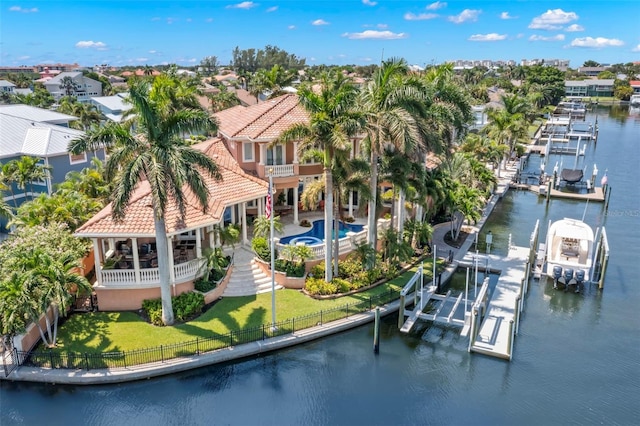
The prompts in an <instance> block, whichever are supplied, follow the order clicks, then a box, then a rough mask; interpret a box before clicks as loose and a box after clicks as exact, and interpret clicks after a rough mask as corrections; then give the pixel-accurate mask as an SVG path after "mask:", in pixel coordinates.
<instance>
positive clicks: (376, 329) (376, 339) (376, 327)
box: [373, 307, 380, 354]
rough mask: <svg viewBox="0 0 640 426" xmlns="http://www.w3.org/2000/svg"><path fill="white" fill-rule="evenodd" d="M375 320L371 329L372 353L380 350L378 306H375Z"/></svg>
mask: <svg viewBox="0 0 640 426" xmlns="http://www.w3.org/2000/svg"><path fill="white" fill-rule="evenodd" d="M375 318H376V320H375V325H374V329H373V353H375V354H377V353H379V352H380V307H376V317H375Z"/></svg>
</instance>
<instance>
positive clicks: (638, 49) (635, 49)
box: [631, 44, 640, 52]
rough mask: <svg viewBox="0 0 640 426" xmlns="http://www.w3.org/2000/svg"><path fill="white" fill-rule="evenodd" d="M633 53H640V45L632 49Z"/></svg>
mask: <svg viewBox="0 0 640 426" xmlns="http://www.w3.org/2000/svg"><path fill="white" fill-rule="evenodd" d="M631 51H632V52H640V44H639V45H637V46H636V47H634V48H633V49H631Z"/></svg>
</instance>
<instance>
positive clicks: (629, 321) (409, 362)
mask: <svg viewBox="0 0 640 426" xmlns="http://www.w3.org/2000/svg"><path fill="white" fill-rule="evenodd" d="M594 113H597V117H598V123H599V126H600V138H599V141H598V143H597V145H596V144H593V143H591V144H590V147H589V148H588V150H587V153H586V156H585V158H584V159H582V160H580V166H579V167H580V168H582V166H583V165H584V164H587V173H586V174H587V176H590V174H591V170H592V166H593V162H594V161H595V162H596V164H597V166H598V169H600V170H601V172H600V174H599V176H598V182H599V180H600V177H601V176H602V173H603V172H604V170H605V169H608V177H609V183H610V185H611V186H612V188H613V192H612V199H611V204H610V208H609V213H608V215H606V216H605V215H604V214H603V211H602V207H601V205H599V204H596V203H592V204H590V205H589V206H588V208H587V210H586V216H585V220H586V221H587V222H588V223H590V224H591V225H592V226H594V227H596V226H602V225H603V224H604V225H606V227H607V232H608V235H609V241H610V244H611V248H612V253H611V259H610V263H609V268H608V271H607V279H606V288H605V290H604V291H603V292H599V291H598V290H597V289H596V288H595V286H594V287H593V288H592V289H590V290H587V291H585V293H584V294H579V295H575V294H572V293H563V292H555V291H554V290H553V289H552V285H551V283H545V282H544V281H543V282H538V281H532V285H531V287H530V293H529V295H528V297H527V299H526V308H525V313H524V315H523V318H522V323H521V327H520V334H519V336H518V337H517V339H516V343H515V355H514V360H513V361H512V362H510V363H509V362H505V361H501V360H498V359H493V358H488V357H484V356H481V355H470V354H468V353H467V351H466V342H465V341H464V339H461V338H460V337H459V336H458V331H457V330H456V329H447V328H442V327H435V326H434V327H432V326H428V325H426V324H422V325H421V326H420V327H421V328H420V329H419V330H416V331H415V332H414V333H412V334H411V335H402V334H400V333H399V332H398V331H397V327H396V321H397V317H396V316H395V315H392V316H391V317H388V318H387V319H385V321H384V323H383V328H382V339H381V344H380V354H379V355H377V356H376V355H374V354H373V350H372V336H373V326H372V325H368V326H363V327H360V328H358V329H355V330H352V331H349V332H345V333H342V334H340V335H336V336H332V337H329V338H326V339H323V340H319V341H316V342H312V343H309V344H306V345H302V346H299V347H296V348H291V349H288V350H283V351H280V352H278V353H274V354H270V355H267V356H263V357H260V358H253V359H248V360H243V361H238V362H234V363H229V364H224V365H218V366H212V367H209V368H204V369H199V370H195V371H191V372H188V373H184V374H180V375H176V376H171V377H165V378H158V379H152V380H147V381H142V382H136V383H129V384H123V385H110V386H104V387H93V386H92V387H66V386H54V385H34V384H16V383H2V384H1V385H0V408H1V410H0V416H1V417H0V424H2V425H14V424H26V425H40V424H66V425H69V424H83V425H84V424H91V425H112V424H118V425H130V424H135V425H151V424H153V425H165V424H167V425H171V424H180V425H190V424H195V425H198V424H207V425H208V424H225V425H226V424H234V425H254V424H255V425H258V424H260V425H262V424H265V425H268V424H278V425H342V424H344V425H356V424H367V425H376V424H380V425H390V424H398V425H400V424H455V425H459V424H473V425H477V424H480V425H484V424H486V425H502V424H505V425H507V424H508V425H511V424H518V425H526V424H531V425H543V424H544V425H547V424H558V425H566V424H581V425H582V424H605V425H616V424H619V425H631V424H638V423H639V422H640V406H639V401H640V313H639V311H638V306H640V278H639V276H640V262H639V259H640V256H639V255H638V251H639V250H640V230H639V229H640V201H639V200H640V197H639V196H640V192H639V190H638V188H639V185H638V181H639V179H640V172H639V169H640V116H638V115H636V116H633V115H631V116H630V115H629V113H628V110H627V109H626V108H621V109H620V108H600V109H597V110H596V111H595V112H594ZM587 120H592V121H593V120H595V115H594V114H592V115H590V116H589V117H588V118H587ZM567 158H569V159H567ZM536 161H538V160H537V159H535V158H534V159H532V160H531V162H530V164H529V167H533V168H535V167H538V168H539V162H538V163H537V164H536ZM573 161H574V160H573V158H572V157H565V163H564V164H565V165H567V166H572V165H573ZM554 163H555V159H553V158H552V159H550V160H549V161H548V163H547V164H549V165H550V166H548V170H549V167H550V168H551V169H552V167H553V164H554ZM584 211H585V203H584V202H569V201H561V200H552V201H551V203H550V204H549V206H548V208H547V206H546V204H545V202H544V201H543V200H539V199H538V198H537V196H535V195H533V194H531V193H527V192H521V191H510V193H509V194H508V195H507V196H506V197H505V199H504V200H503V201H502V202H500V203H499V204H498V206H497V209H496V211H495V212H494V214H493V215H492V216H491V218H490V220H489V221H488V223H487V225H486V226H485V228H484V230H483V231H485V232H486V231H488V230H489V229H491V231H492V233H493V235H494V239H493V241H494V247H493V249H492V251H494V252H496V251H498V252H500V251H502V252H504V251H505V250H506V246H507V241H508V235H509V233H512V237H513V241H514V243H515V244H517V245H526V244H527V243H528V238H529V235H530V233H531V231H532V230H533V226H534V223H535V221H536V220H537V219H540V221H541V224H542V225H543V229H544V230H546V223H547V221H548V220H550V219H551V220H555V219H558V218H562V217H565V216H566V217H577V218H581V217H582V215H583V213H584ZM543 235H544V232H543ZM481 238H482V237H481Z"/></svg>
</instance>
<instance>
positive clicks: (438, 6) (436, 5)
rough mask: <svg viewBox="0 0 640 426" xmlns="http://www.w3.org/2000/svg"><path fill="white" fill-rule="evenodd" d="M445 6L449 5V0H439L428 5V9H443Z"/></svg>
mask: <svg viewBox="0 0 640 426" xmlns="http://www.w3.org/2000/svg"><path fill="white" fill-rule="evenodd" d="M443 7H447V2H442V1H437V2H435V3H431V4H430V5H429V6H427V10H438V9H442V8H443Z"/></svg>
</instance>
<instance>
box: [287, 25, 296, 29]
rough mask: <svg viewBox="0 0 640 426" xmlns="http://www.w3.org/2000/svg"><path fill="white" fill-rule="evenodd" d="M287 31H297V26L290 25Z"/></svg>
mask: <svg viewBox="0 0 640 426" xmlns="http://www.w3.org/2000/svg"><path fill="white" fill-rule="evenodd" d="M287 29H290V30H295V29H296V26H295V25H289V26H288V27H287Z"/></svg>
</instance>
